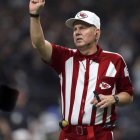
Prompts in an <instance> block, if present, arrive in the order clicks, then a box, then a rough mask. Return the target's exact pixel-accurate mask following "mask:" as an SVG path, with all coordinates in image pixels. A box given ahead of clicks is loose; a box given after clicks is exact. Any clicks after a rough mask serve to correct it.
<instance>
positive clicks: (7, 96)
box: [0, 85, 19, 112]
mask: <svg viewBox="0 0 140 140" xmlns="http://www.w3.org/2000/svg"><path fill="white" fill-rule="evenodd" d="M18 95H19V92H18V91H17V90H16V89H14V88H11V87H9V86H7V85H0V110H2V111H8V112H9V111H12V110H13V109H14V107H15V105H16V101H17V98H18Z"/></svg>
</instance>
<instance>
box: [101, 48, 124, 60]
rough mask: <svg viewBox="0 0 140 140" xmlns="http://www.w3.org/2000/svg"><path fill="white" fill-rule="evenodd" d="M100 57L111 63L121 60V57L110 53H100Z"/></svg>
mask: <svg viewBox="0 0 140 140" xmlns="http://www.w3.org/2000/svg"><path fill="white" fill-rule="evenodd" d="M102 57H103V58H106V59H111V60H112V61H118V60H123V57H122V55H121V54H119V53H116V52H111V51H105V50H103V51H102Z"/></svg>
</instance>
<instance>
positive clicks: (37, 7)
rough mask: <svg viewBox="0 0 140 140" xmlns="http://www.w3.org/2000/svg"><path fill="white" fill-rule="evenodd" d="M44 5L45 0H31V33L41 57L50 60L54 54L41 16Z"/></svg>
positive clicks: (34, 45)
mask: <svg viewBox="0 0 140 140" xmlns="http://www.w3.org/2000/svg"><path fill="white" fill-rule="evenodd" d="M44 5H45V0H30V3H29V12H30V35H31V40H32V44H33V47H34V48H37V50H38V51H39V53H40V55H41V57H42V58H43V59H44V60H46V61H47V62H49V61H50V59H51V55H52V45H51V43H50V42H49V41H47V40H45V37H44V33H43V30H42V27H41V23H40V16H39V14H40V11H41V9H43V7H44Z"/></svg>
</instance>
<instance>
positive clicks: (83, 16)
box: [77, 12, 88, 19]
mask: <svg viewBox="0 0 140 140" xmlns="http://www.w3.org/2000/svg"><path fill="white" fill-rule="evenodd" d="M77 17H78V18H79V19H83V18H87V17H88V15H87V14H86V13H83V12H80V13H78V14H77Z"/></svg>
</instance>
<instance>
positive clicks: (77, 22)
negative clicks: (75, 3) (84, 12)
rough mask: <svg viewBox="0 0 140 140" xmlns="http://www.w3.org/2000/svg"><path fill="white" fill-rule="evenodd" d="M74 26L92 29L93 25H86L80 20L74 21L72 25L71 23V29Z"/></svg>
mask: <svg viewBox="0 0 140 140" xmlns="http://www.w3.org/2000/svg"><path fill="white" fill-rule="evenodd" d="M76 25H83V26H86V27H92V26H93V27H94V25H91V24H89V23H86V22H84V21H81V20H76V21H75V22H74V23H73V27H75V26H76Z"/></svg>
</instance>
